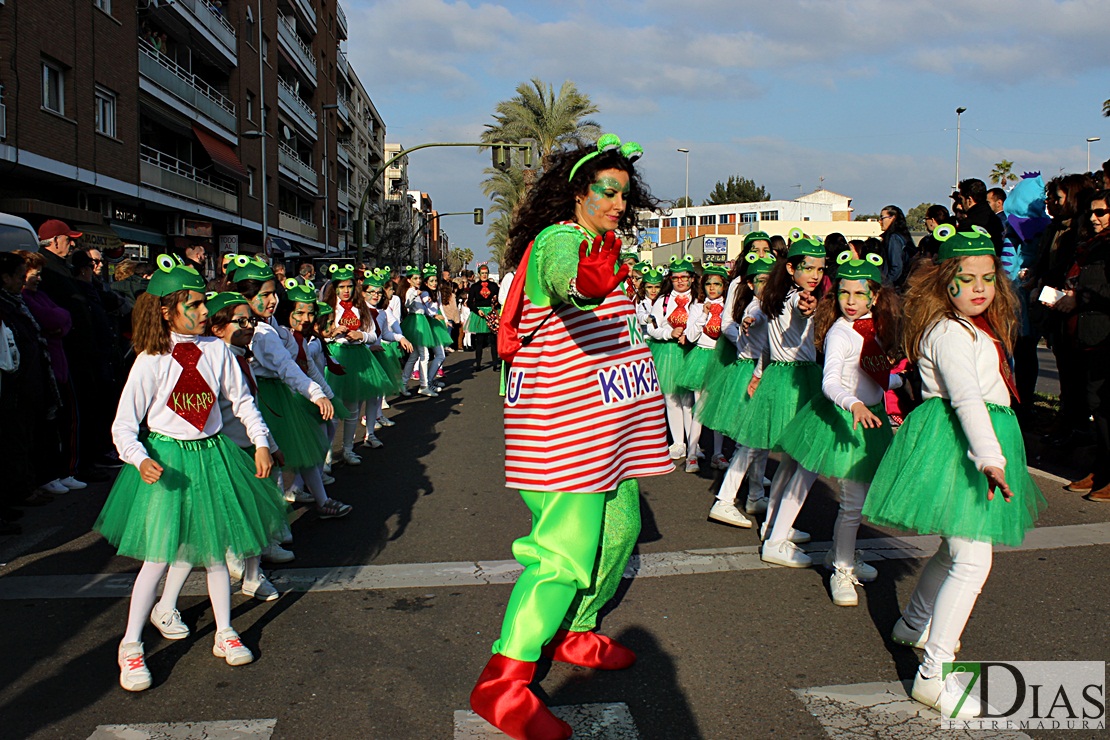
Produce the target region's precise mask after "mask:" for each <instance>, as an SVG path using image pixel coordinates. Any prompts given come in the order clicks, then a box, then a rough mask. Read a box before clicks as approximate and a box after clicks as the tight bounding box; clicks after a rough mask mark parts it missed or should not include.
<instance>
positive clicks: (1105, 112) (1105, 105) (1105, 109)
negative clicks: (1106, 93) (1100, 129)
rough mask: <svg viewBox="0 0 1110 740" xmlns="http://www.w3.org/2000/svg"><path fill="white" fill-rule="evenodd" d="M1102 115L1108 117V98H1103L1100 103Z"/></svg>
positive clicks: (1109, 107)
mask: <svg viewBox="0 0 1110 740" xmlns="http://www.w3.org/2000/svg"><path fill="white" fill-rule="evenodd" d="M1102 115H1104V116H1106V117H1107V118H1110V100H1104V101H1103V103H1102Z"/></svg>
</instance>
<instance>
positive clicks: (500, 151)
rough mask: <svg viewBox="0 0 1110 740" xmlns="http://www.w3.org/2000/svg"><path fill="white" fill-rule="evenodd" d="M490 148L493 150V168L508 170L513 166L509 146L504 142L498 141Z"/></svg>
mask: <svg viewBox="0 0 1110 740" xmlns="http://www.w3.org/2000/svg"><path fill="white" fill-rule="evenodd" d="M490 149H491V151H492V152H493V168H494V169H496V170H501V171H502V172H508V171H509V167H510V166H511V165H510V163H509V147H507V146H505V145H504V144H502V143H497V144H494V145H493V146H492V147H490Z"/></svg>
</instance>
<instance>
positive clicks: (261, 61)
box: [258, 0, 270, 256]
mask: <svg viewBox="0 0 1110 740" xmlns="http://www.w3.org/2000/svg"><path fill="white" fill-rule="evenodd" d="M263 48H265V47H263V46H262V0H258V120H259V121H260V122H261V124H262V135H261V136H260V137H259V143H260V144H261V146H262V168H261V169H262V172H261V177H262V253H263V254H265V255H266V256H269V255H270V250H269V249H268V248H267V246H266V240H267V239H268V238H269V226H270V222H269V214H267V213H266V201H267V200H268V199H269V195H270V194H269V192H267V190H268V188H267V185H268V183H267V181H266V130H267V129H269V128H270V122H269V121H267V120H266V77H265V74H264V72H265V69H266V59H265V57H263V56H262V49H263Z"/></svg>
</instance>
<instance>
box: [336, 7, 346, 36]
mask: <svg viewBox="0 0 1110 740" xmlns="http://www.w3.org/2000/svg"><path fill="white" fill-rule="evenodd" d="M335 26H336V31H337V34H336V35H337V36H339V38H341V39H346V38H347V14H346V13H344V12H343V6H342V5H340V4H339V3H336V4H335Z"/></svg>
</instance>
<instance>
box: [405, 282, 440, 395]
mask: <svg viewBox="0 0 1110 740" xmlns="http://www.w3.org/2000/svg"><path fill="white" fill-rule="evenodd" d="M438 272H439V271H438V270H437V269H436V267H435V265H424V269H423V271H422V270H420V268H417V267H411V266H410V267H406V268H405V278H406V279H407V280H408V284H409V287H408V289H407V290H405V300H404V305H405V311H406V312H407V314H406V315H405V318H404V319H403V320H402V321H401V331H402V333H404V335H405V338H406V339H408V340H409V341H410V342H411V343H412V346H413V351H412V353H411V354H410V355H409V359H408V361H407V362H406V363H405V369H404V372H403V373H402V377H403V378H404V381H405V383H406V384H407V383H408V381H409V378H411V377H412V373H413V370H415V369H416V368H417V363H418V362H419V363H420V365H419V368H420V390H418V391H417V393H419V394H420V395H422V396H431V397H432V398H435V397H436V396H438V395H439V393H437V392H436V387H435V376H436V374H437V372H438V371H439V366H440V365H442V364H443V358H444V357H446V356H447V353H446V352H444V349H443V348H444V346H445V345H444V343H443V341H442V339H441V337H440V335H439V334H437V333H436V331H435V326H434V324H433V322H436V321H437V319H436V316H437V315H438V313H439V309H438V306H439V304H438V302H437V301H436V299H435V297H434V296H432V295H431V290H430V289H426V288H425V286H424V280H425V279H426V278H428V277H435V276H437V275H438ZM446 329H447V327H444V331H446ZM449 334H450V333H448V335H449ZM447 343H448V344H450V339H448V342H447ZM401 395H403V396H409V395H412V394H411V393H410V392H409V390H408V389H407V388H406V389H403V390H402V391H401Z"/></svg>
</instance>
